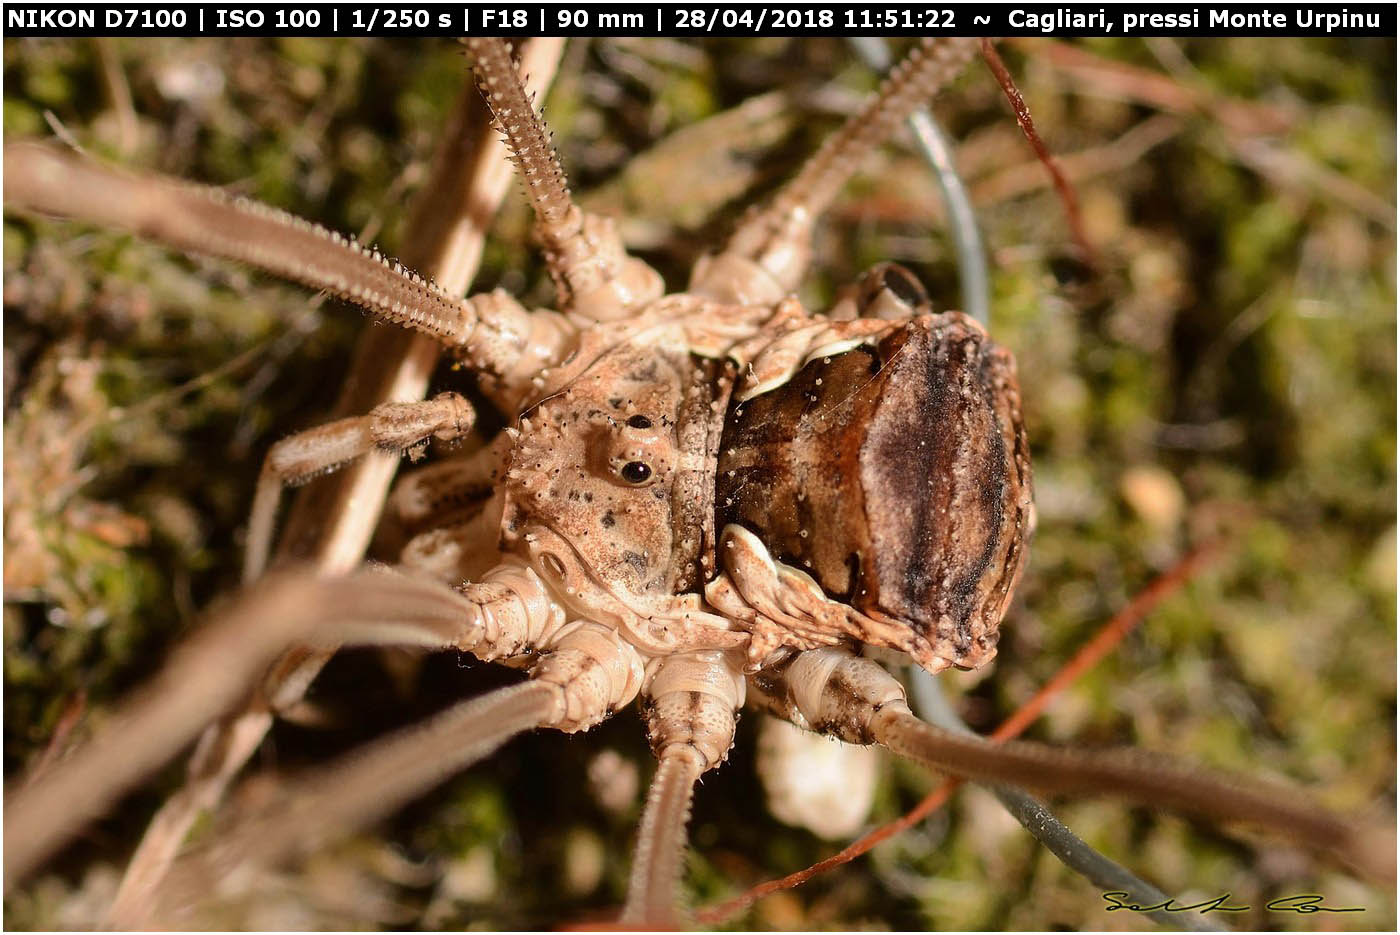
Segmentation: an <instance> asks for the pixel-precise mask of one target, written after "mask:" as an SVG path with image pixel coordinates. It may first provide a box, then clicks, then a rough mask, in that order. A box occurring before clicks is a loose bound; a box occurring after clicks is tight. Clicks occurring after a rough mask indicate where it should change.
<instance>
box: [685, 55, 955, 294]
mask: <svg viewBox="0 0 1400 935" xmlns="http://www.w3.org/2000/svg"><path fill="white" fill-rule="evenodd" d="M976 49H977V44H976V40H974V39H941V38H929V39H924V40H923V41H922V42H921V43H920V44H919V45H917V46H915V47H914V50H913V51H911V52H910V53H909V55H908V57H906V58H905V59H904V61H902V62H900V63H899V64H898V65H896V66H895V68H894V70H893V71H892V72H891V73H890V76H889V77H888V78H886V79H885V82H884V84H882V85H881V86H880V90H879V92H878V93H877V94H876V96H875V97H874V99H873V100H872V101H871V102H870V103H869V104H868V105H866V107H865V108H863V109H862V110H861V112H860V113H858V114H856V115H855V116H854V117H852V118H851V119H850V120H848V121H846V124H845V125H844V126H843V127H842V128H841V129H840V130H839V131H837V132H836V133H835V134H833V135H832V136H830V137H828V138H827V140H826V143H825V144H823V145H822V148H821V149H819V150H818V151H817V152H816V154H815V155H813V156H812V158H810V159H809V160H808V161H807V162H806V164H805V165H804V166H803V167H802V169H801V171H800V172H799V173H798V174H797V176H796V177H795V178H793V179H792V181H790V182H788V183H787V185H786V186H784V187H783V188H782V189H781V190H780V191H779V192H778V194H777V196H776V197H775V198H774V199H773V201H772V202H771V203H770V204H769V205H768V206H766V207H765V208H763V209H762V210H761V211H759V212H758V213H756V214H754V215H752V216H751V217H749V218H748V219H746V220H745V221H744V222H743V223H741V224H740V226H739V229H738V230H737V231H735V233H734V235H733V236H732V237H731V238H730V240H729V243H728V244H727V245H726V246H725V248H724V251H723V252H722V253H720V254H719V255H717V256H713V257H708V258H706V259H705V260H702V261H701V262H700V263H699V264H697V265H696V268H695V273H694V275H693V277H692V282H691V291H692V292H694V293H698V294H700V295H703V296H706V297H709V298H713V299H717V300H720V301H736V302H741V303H745V304H767V303H771V302H776V301H777V300H778V299H781V298H782V297H783V296H785V295H787V294H788V293H790V292H792V291H793V290H794V289H795V288H796V287H797V286H798V284H799V283H800V282H801V281H802V276H803V275H804V274H805V273H806V270H807V266H808V263H809V262H810V259H811V253H812V248H811V239H812V231H813V228H814V225H815V224H816V221H817V218H818V217H819V216H820V215H821V213H822V212H823V211H825V210H826V208H827V207H828V206H829V205H830V204H831V202H832V200H833V199H834V198H835V197H836V194H837V193H838V192H839V191H840V190H841V187H842V186H844V185H845V184H846V182H847V180H848V179H849V178H850V177H851V175H852V174H853V173H854V172H855V171H856V169H857V168H858V167H859V166H860V164H861V162H863V161H864V160H865V158H866V157H867V156H868V155H869V154H870V153H871V151H872V150H874V149H875V147H877V146H879V145H880V144H881V143H883V142H884V141H885V140H886V139H888V138H889V136H890V135H891V134H892V133H893V132H894V131H895V128H896V127H898V126H899V125H900V124H901V123H903V122H904V120H905V119H906V118H908V116H909V115H910V114H911V113H912V112H913V111H914V109H915V108H916V107H918V106H919V105H920V104H921V103H923V102H924V101H927V100H928V99H929V98H931V97H932V96H933V95H934V94H935V93H937V91H938V90H939V89H940V88H941V87H943V86H944V85H945V84H947V83H948V82H949V81H951V80H952V79H953V78H955V77H956V76H957V75H958V73H959V72H960V71H962V69H963V66H964V65H966V64H967V62H968V61H970V60H971V58H972V56H973V55H974V54H975V52H976Z"/></svg>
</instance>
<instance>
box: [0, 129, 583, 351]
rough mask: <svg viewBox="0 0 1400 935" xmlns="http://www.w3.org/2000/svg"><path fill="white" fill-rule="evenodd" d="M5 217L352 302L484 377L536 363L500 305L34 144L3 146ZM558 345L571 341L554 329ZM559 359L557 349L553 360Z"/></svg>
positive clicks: (334, 240)
mask: <svg viewBox="0 0 1400 935" xmlns="http://www.w3.org/2000/svg"><path fill="white" fill-rule="evenodd" d="M4 160H5V204H6V205H7V206H8V207H10V208H16V209H20V210H26V211H36V212H39V213H42V214H50V215H56V216H58V217H64V218H72V219H76V220H83V221H88V222H91V223H94V224H100V225H104V226H107V227H111V228H115V229H118V230H129V231H131V232H133V233H136V234H139V235H141V236H143V237H146V238H148V239H151V240H155V241H157V242H159V243H162V244H165V245H167V246H171V247H175V248H177V249H179V250H184V251H186V252H189V253H197V254H203V255H206V256H213V257H218V258H220V259H227V260H233V261H235V262H239V263H246V264H247V265H249V266H253V267H255V268H257V269H260V270H264V271H266V272H268V273H272V274H273V275H275V276H280V277H282V278H283V279H287V280H289V281H291V282H295V283H299V284H301V285H304V286H307V287H309V288H312V289H316V290H319V291H323V292H328V293H331V294H332V295H335V296H338V297H340V298H342V299H344V300H346V301H347V302H353V303H354V304H356V305H359V306H361V307H363V308H365V309H367V310H369V311H371V312H373V313H374V314H376V315H379V316H380V317H382V318H384V319H385V320H387V321H390V322H393V323H395V324H398V325H402V326H404V327H406V328H410V329H412V330H414V331H417V332H419V333H421V334H425V335H428V336H429V337H432V338H434V339H435V340H437V341H438V342H439V343H440V344H441V345H442V346H443V347H444V348H445V349H448V350H450V351H452V352H453V353H455V354H457V355H458V356H460V357H462V358H463V359H464V360H466V361H467V362H468V363H470V364H472V366H474V367H476V368H477V369H479V370H481V371H483V372H485V373H486V374H487V375H488V376H495V375H497V374H500V373H502V372H504V371H508V370H511V369H513V368H514V367H515V366H516V365H517V363H518V362H519V360H520V358H522V357H527V356H534V355H535V348H533V347H530V346H528V344H527V341H528V338H529V336H530V335H531V334H532V332H533V331H535V330H536V328H535V326H534V325H532V323H531V318H532V315H531V313H529V312H527V311H525V310H524V309H523V308H521V307H520V306H519V305H518V304H516V303H514V302H513V301H511V300H509V299H508V297H505V296H503V295H502V294H500V293H488V294H485V295H481V296H473V297H471V298H467V299H458V298H454V297H453V296H451V295H450V294H449V293H447V292H446V291H444V290H443V289H442V288H440V287H439V286H438V285H436V284H435V283H433V282H431V281H430V280H427V279H424V278H422V277H420V276H419V275H418V274H416V273H413V272H411V271H409V270H406V269H404V267H403V266H402V265H401V264H400V263H398V262H397V261H391V260H389V259H387V258H386V257H384V256H383V255H381V254H380V253H379V251H378V250H374V249H371V248H368V247H364V246H361V245H360V244H358V243H356V242H355V241H354V240H353V239H351V238H348V237H345V236H343V235H341V234H337V233H335V232H333V231H330V230H327V229H326V228H324V227H321V226H320V225H318V224H313V223H311V222H310V221H306V220H303V219H302V218H299V217H296V216H294V215H291V214H288V213H287V212H285V211H280V210H278V209H276V208H271V207H268V206H267V205H263V204H259V203H258V202H254V201H248V200H246V199H242V198H234V197H230V196H229V195H228V194H227V193H225V192H224V191H223V190H221V189H218V188H209V187H205V186H199V185H192V184H189V183H187V182H182V181H179V180H177V179H171V178H167V177H163V176H158V175H155V174H149V173H136V172H127V171H122V170H119V169H114V168H110V167H107V166H103V165H101V164H99V163H97V162H95V161H93V160H90V159H85V158H82V157H79V156H77V155H74V154H71V153H66V152H62V151H59V150H57V149H55V148H53V147H50V146H45V145H41V144H37V143H29V142H21V143H7V144H5V151H4ZM552 330H554V331H558V332H561V340H560V341H559V342H556V343H561V344H562V343H563V341H562V338H563V337H564V336H566V335H567V333H568V332H570V331H571V329H569V328H568V327H567V325H565V324H564V323H563V322H556V323H554V326H553V329H552ZM560 349H562V348H560Z"/></svg>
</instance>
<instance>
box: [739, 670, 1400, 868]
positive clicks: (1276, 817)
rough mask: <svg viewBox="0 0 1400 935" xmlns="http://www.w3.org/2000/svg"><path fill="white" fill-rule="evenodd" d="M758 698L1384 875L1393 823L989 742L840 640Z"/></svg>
mask: <svg viewBox="0 0 1400 935" xmlns="http://www.w3.org/2000/svg"><path fill="white" fill-rule="evenodd" d="M755 684H762V685H763V686H764V689H763V691H756V692H755V698H754V700H755V701H756V702H757V703H758V705H759V707H761V708H764V709H766V710H768V711H769V712H771V713H773V714H775V715H776V716H778V717H781V718H784V719H786V720H789V721H792V722H793V723H794V724H796V725H797V726H798V727H802V728H805V729H807V730H816V731H818V732H820V733H824V734H829V735H831V736H834V737H837V738H838V739H840V740H844V741H846V742H847V743H856V744H862V745H864V744H871V743H878V744H880V745H881V746H883V747H885V748H887V749H888V750H890V751H891V752H892V753H895V754H897V755H899V756H902V757H905V758H907V759H911V760H914V761H916V762H919V763H922V764H923V765H924V766H926V767H928V768H929V769H931V770H934V771H936V772H941V773H948V774H951V775H954V776H961V777H964V778H969V779H978V780H987V781H991V782H1000V783H1008V784H1011V785H1014V786H1021V787H1029V788H1033V789H1040V790H1042V791H1045V792H1049V793H1058V794H1069V795H1110V796H1113V797H1116V798H1120V799H1125V800H1128V801H1132V802H1137V803H1139V804H1143V805H1148V806H1152V807H1156V808H1166V809H1170V810H1173V811H1178V812H1186V813H1189V814H1195V815H1202V816H1205V817H1208V818H1211V819H1214V820H1216V821H1223V822H1243V823H1247V824H1252V825H1255V826H1258V827H1262V828H1267V829H1270V830H1272V831H1274V832H1277V833H1279V834H1283V835H1287V836H1290V837H1293V838H1295V839H1297V840H1298V841H1300V842H1301V843H1303V844H1305V845H1306V846H1308V847H1309V848H1311V849H1312V850H1315V851H1318V852H1321V853H1325V854H1329V855H1331V856H1332V857H1334V858H1336V859H1339V860H1341V861H1342V862H1343V863H1345V864H1347V865H1349V866H1351V867H1354V868H1356V869H1357V870H1359V871H1361V872H1363V873H1365V874H1367V875H1369V876H1371V877H1374V878H1376V879H1380V880H1393V879H1394V877H1395V834H1394V829H1393V828H1391V829H1388V828H1385V827H1374V826H1372V825H1369V824H1367V823H1365V822H1363V821H1359V820H1352V819H1348V818H1346V817H1344V816H1341V815H1338V814H1337V813H1335V812H1333V811H1331V810H1329V809H1327V808H1324V807H1323V806H1322V805H1320V804H1318V803H1317V802H1315V801H1313V800H1312V799H1310V798H1309V797H1308V796H1306V795H1305V794H1304V793H1303V792H1301V791H1300V790H1298V789H1296V788H1293V787H1290V786H1286V785H1283V784H1281V783H1271V782H1264V781H1261V780H1257V779H1252V778H1249V777H1244V776H1232V775H1226V774H1223V773H1215V772H1210V771H1207V770H1203V769H1199V768H1193V767H1187V766H1182V765H1181V764H1179V763H1176V762H1175V761H1173V760H1172V759H1170V758H1168V757H1164V756H1156V755H1152V754H1149V753H1145V752H1143V751H1140V750H1122V751H1116V750H1108V751H1102V752H1086V751H1082V750H1064V749H1059V748H1056V747H1050V746H1046V745H1043V744H1038V743H1031V742H1027V741H1008V742H1006V743H1001V744H994V743H992V742H990V741H988V740H986V739H984V738H982V737H977V736H975V735H969V734H964V733H961V732H957V731H951V730H948V729H946V728H942V727H938V726H936V725H933V724H929V723H927V722H925V721H922V720H920V719H919V718H918V717H916V716H915V715H914V714H913V712H911V711H910V709H909V706H908V704H907V703H906V701H905V694H904V686H903V685H901V684H900V683H899V681H898V680H897V679H896V678H895V677H894V676H893V675H891V674H890V673H889V672H887V671H885V670H884V669H883V668H881V667H880V665H879V664H878V663H876V662H874V661H872V660H870V659H865V658H861V657H858V656H853V655H851V654H850V653H849V652H847V651H846V650H842V649H816V650H809V651H807V652H802V653H796V654H793V655H792V656H790V657H789V658H788V659H786V660H784V661H783V662H780V663H778V664H776V665H774V666H770V667H769V668H767V669H765V670H764V671H763V673H762V679H761V680H757V681H756V682H755Z"/></svg>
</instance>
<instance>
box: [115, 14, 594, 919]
mask: <svg viewBox="0 0 1400 935" xmlns="http://www.w3.org/2000/svg"><path fill="white" fill-rule="evenodd" d="M562 49H563V40H561V39H531V40H527V41H526V43H525V44H524V45H523V47H522V67H524V68H526V69H527V70H528V72H529V74H530V79H529V80H530V83H531V85H532V87H534V88H535V89H543V88H545V87H547V86H548V84H549V82H550V80H551V79H552V77H553V75H554V71H555V68H556V66H557V64H558V62H559V58H560V54H561V52H562ZM489 123H490V118H489V115H488V114H487V113H486V108H485V107H483V106H482V105H481V101H480V96H479V95H478V94H477V93H476V90H475V89H474V88H467V89H465V91H464V93H463V94H461V95H460V97H459V100H458V103H457V106H456V107H455V108H454V109H453V112H452V116H451V118H450V120H449V123H448V126H447V127H446V130H445V132H444V133H443V135H442V137H441V139H440V142H439V145H438V147H437V151H436V153H435V154H434V156H433V160H432V170H431V172H430V174H429V178H428V181H427V182H426V183H425V185H424V187H423V189H422V191H421V192H420V194H419V196H418V197H417V198H416V199H415V203H414V205H413V207H412V209H411V211H410V216H409V223H408V225H407V230H408V231H409V234H408V237H407V238H406V241H405V243H404V248H403V251H404V257H405V259H407V260H408V262H410V263H411V264H414V265H416V266H417V267H418V268H420V269H423V270H425V271H427V272H428V273H430V274H431V275H432V276H433V277H434V278H435V279H436V280H437V282H438V283H439V284H440V285H441V286H442V287H443V289H444V290H445V291H447V292H448V293H450V294H452V295H461V294H463V293H465V292H466V290H467V287H468V286H469V285H470V283H471V280H472V278H473V276H475V274H476V270H477V266H478V264H479V262H480V258H481V254H482V249H483V245H484V242H485V231H486V229H487V227H489V225H490V222H491V217H492V215H493V214H494V213H495V210H496V207H497V205H498V204H499V203H500V200H501V198H502V197H503V196H504V194H505V191H506V188H507V187H508V185H509V183H510V178H511V170H510V165H509V163H508V161H507V160H506V158H505V157H506V152H505V147H504V145H503V144H501V143H500V141H498V140H494V139H491V138H490V137H491V134H490V133H489V132H487V131H488V128H489ZM487 298H489V297H487ZM478 307H479V308H482V307H484V308H485V309H486V310H487V311H488V313H489V312H490V311H491V308H492V306H491V303H489V302H483V301H481V300H480V299H479V300H478ZM497 317H498V318H499V319H500V320H501V321H502V322H512V321H513V322H516V323H517V324H521V323H522V321H521V320H522V318H526V319H527V320H526V321H525V322H523V324H524V325H525V330H524V331H523V334H524V337H525V339H526V341H527V343H526V344H525V346H524V349H525V353H522V354H520V355H517V356H518V357H519V359H518V360H516V361H515V362H514V368H515V370H514V371H512V372H511V373H510V374H506V375H503V376H502V377H501V384H502V385H501V391H502V392H503V393H508V394H509V393H520V392H524V389H523V388H528V386H529V380H528V378H526V377H524V376H520V375H519V374H520V373H521V372H522V371H523V372H532V371H531V368H532V367H534V365H535V361H534V359H533V358H534V357H536V356H538V355H541V354H542V355H544V356H551V355H554V354H560V355H561V356H562V353H563V351H562V347H563V345H564V344H567V343H568V341H569V340H570V338H569V332H568V330H567V329H565V328H563V327H562V324H561V323H562V319H561V318H560V316H557V315H550V316H540V315H535V316H527V315H526V313H525V312H524V310H523V309H520V308H519V306H518V305H515V304H514V303H507V304H503V306H502V311H501V312H500V313H499V314H498V316H497ZM498 330H500V329H498ZM440 348H441V345H440V343H439V342H438V341H437V340H436V338H435V337H430V336H426V335H421V334H415V333H411V332H402V333H401V332H387V333H386V332H383V331H382V330H380V333H375V329H371V330H367V331H366V334H365V335H364V337H363V338H362V339H361V341H360V345H359V349H358V351H357V354H356V359H355V362H354V364H353V366H352V370H351V376H350V378H349V380H348V381H347V383H346V388H345V390H344V392H343V393H342V397H341V401H340V403H339V409H340V412H341V413H343V414H346V415H349V414H354V413H363V412H367V411H369V410H370V409H372V408H374V407H375V406H377V405H379V404H381V403H384V402H388V401H394V400H406V399H420V398H422V396H423V394H424V393H425V392H426V390H427V385H428V379H429V375H430V374H431V373H432V371H433V369H434V367H435V366H436V363H437V361H438V359H439V357H440V354H441V351H440ZM483 388H484V389H486V391H487V392H488V394H491V393H492V389H493V388H492V386H491V384H490V381H489V380H488V381H487V382H486V384H485V385H484V387H483ZM396 467H397V463H396V462H395V461H391V460H389V459H375V458H371V459H361V460H360V461H358V462H356V463H354V464H352V465H351V466H350V467H349V468H348V469H347V470H345V471H344V472H342V473H341V474H340V475H338V476H337V477H336V478H335V479H334V480H333V481H331V482H330V483H322V484H321V485H319V486H313V487H311V488H308V489H306V490H303V491H302V496H300V497H298V498H297V501H296V503H295V504H294V506H293V509H292V510H291V513H290V516H289V519H288V523H287V533H286V535H285V537H284V539H285V540H286V542H287V543H288V544H287V546H286V548H285V551H287V552H288V553H289V554H295V555H296V556H297V557H298V558H302V559H307V560H309V561H311V562H312V563H313V564H314V567H315V568H316V570H317V571H318V572H319V573H321V574H332V575H333V574H345V573H347V572H349V571H350V570H351V569H353V568H354V567H355V566H356V565H357V564H358V563H359V562H360V560H361V559H362V558H363V556H364V552H365V549H366V547H367V546H368V544H369V541H370V537H371V535H372V533H373V531H374V528H375V525H376V524H377V521H378V518H379V511H380V507H381V505H382V504H383V502H384V497H385V496H386V494H387V493H388V490H389V484H390V482H391V480H392V478H393V474H394V471H395V469H396ZM329 655H330V654H329V653H328V652H326V651H324V650H304V649H296V650H292V651H290V652H288V653H286V654H284V656H283V657H282V658H281V659H279V660H278V662H277V663H276V664H275V665H274V666H273V668H272V670H271V671H270V672H269V673H268V675H267V677H266V678H265V679H264V680H263V683H262V685H261V687H260V689H259V690H258V691H255V692H253V694H252V697H251V698H250V699H249V701H247V702H246V703H245V704H244V705H243V706H242V708H241V709H240V710H239V711H237V712H236V713H234V714H233V715H231V716H229V717H228V718H226V719H224V720H221V721H219V722H217V723H214V724H212V725H210V726H209V727H208V729H207V730H206V731H205V732H204V734H203V736H202V737H201V738H200V741H199V743H198V744H197V745H196V749H195V753H194V755H193V756H192V758H191V760H190V764H189V767H188V773H187V776H186V779H185V784H184V786H183V787H182V788H181V790H180V791H179V792H178V793H177V794H176V795H174V796H173V797H171V798H170V799H168V800H167V801H166V802H165V804H164V805H162V806H161V809H160V811H159V812H158V813H157V814H156V816H155V817H154V818H153V819H152V821H151V824H150V825H149V827H148V828H147V830H146V833H145V835H143V837H142V839H141V843H140V845H139V846H138V848H137V849H136V852H135V853H134V854H133V855H132V858H131V861H130V863H129V864H128V865H127V871H126V874H125V876H124V877H123V879H122V884H121V887H120V889H119V890H118V893H117V898H116V900H115V901H114V903H113V906H112V909H111V919H112V920H119V919H121V918H122V917H123V916H124V915H125V916H131V915H133V914H139V913H140V912H142V911H144V910H143V908H142V907H143V901H144V899H145V896H144V895H143V894H148V893H152V892H154V891H155V889H156V888H157V887H158V886H159V884H160V881H161V879H162V878H163V876H164V874H165V872H166V869H167V868H168V867H169V865H170V861H171V860H173V859H174V856H175V854H176V852H177V851H178V849H179V847H180V844H181V842H182V841H183V840H184V838H185V835H186V834H187V833H188V831H189V829H190V827H191V826H192V825H193V823H194V821H195V819H196V818H197V817H198V815H199V814H200V813H201V811H203V810H206V809H211V808H213V807H215V806H216V805H217V803H218V802H219V800H220V799H221V798H222V797H223V794H224V789H225V788H226V787H227V786H228V784H229V783H230V782H231V781H232V779H233V777H234V776H235V775H236V774H237V773H238V771H239V770H240V769H241V768H242V766H243V764H244V763H246V762H247V761H248V759H249V758H250V757H251V756H252V755H253V753H254V751H255V750H257V748H258V746H259V744H260V742H261V740H262V738H263V736H264V735H265V734H266V733H267V730H268V728H269V727H270V726H271V724H272V719H273V715H274V714H276V713H277V712H279V711H284V710H287V709H288V708H290V707H292V706H294V705H295V704H297V703H298V701H299V700H300V698H301V697H302V694H303V693H304V692H305V690H306V687H307V686H308V685H309V684H310V683H311V681H312V680H313V679H314V678H315V676H316V673H317V672H319V671H320V668H321V666H322V665H324V663H325V661H326V659H327V658H329ZM117 927H121V926H119V925H118V926H117Z"/></svg>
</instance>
